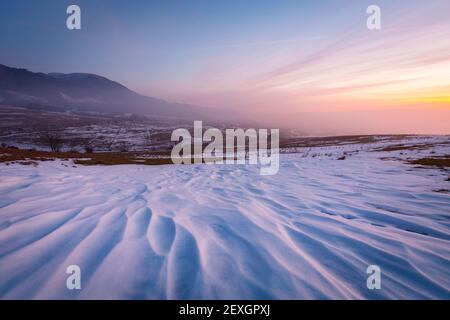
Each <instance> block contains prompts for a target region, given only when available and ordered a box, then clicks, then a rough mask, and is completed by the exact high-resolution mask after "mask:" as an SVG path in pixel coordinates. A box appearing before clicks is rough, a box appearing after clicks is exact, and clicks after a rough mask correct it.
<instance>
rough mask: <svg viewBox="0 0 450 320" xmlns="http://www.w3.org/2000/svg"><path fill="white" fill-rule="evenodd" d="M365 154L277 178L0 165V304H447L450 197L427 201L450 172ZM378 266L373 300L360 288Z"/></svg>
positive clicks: (289, 158)
mask: <svg viewBox="0 0 450 320" xmlns="http://www.w3.org/2000/svg"><path fill="white" fill-rule="evenodd" d="M381 144H382V143H381ZM365 148H366V147H363V146H358V145H353V146H350V147H345V146H344V147H343V146H336V147H328V148H316V149H314V148H310V149H308V150H307V152H304V153H299V154H284V155H282V158H281V165H280V171H279V173H278V174H277V175H275V176H260V175H259V169H258V168H257V167H255V166H243V165H240V166H230V165H190V166H174V165H166V166H131V165H130V166H113V167H80V166H78V167H72V165H68V163H67V162H56V161H55V162H46V163H41V164H39V165H38V166H37V167H33V166H22V165H17V164H16V165H10V166H6V165H4V164H0V297H1V298H3V299H7V298H21V299H32V298H39V299H41V298H44V299H47V298H58V299H66V298H67V299H72V298H88V299H91V298H100V299H116V298H125V299H134V298H139V299H176V298H183V299H184V298H205V299H206V298H207V299H216V298H218V299H241V298H243V299H247V298H248V299H251V298H264V299H303V298H306V299H310V298H311V299H313V298H319V299H323V298H344V299H347V298H356V299H361V298H362V299H363V298H393V299H396V298H401V299H405V298H412V299H417V298H419V299H420V298H443V299H450V292H449V290H450V210H449V208H450V195H449V193H445V192H435V191H433V190H437V189H449V184H450V182H448V181H446V179H448V174H449V173H448V171H447V172H446V171H443V170H439V169H419V168H414V167H413V166H411V165H408V164H405V163H403V162H402V161H400V160H395V159H392V160H386V159H385V160H381V159H380V158H383V157H384V158H385V157H394V156H395V157H402V156H405V154H407V155H406V156H411V155H412V154H414V153H418V152H424V151H408V152H401V153H402V155H401V153H400V152H390V153H386V152H369V151H366V150H365ZM347 149H348V150H347ZM449 151H450V150H449V148H448V147H441V148H437V149H436V150H434V151H433V152H434V155H438V154H445V153H447V154H449V153H450V152H449ZM343 152H346V154H347V156H346V159H345V160H343V161H339V160H336V159H337V156H340V155H341V154H343ZM426 152H430V150H428V151H426ZM73 264H76V265H79V266H80V267H81V271H82V289H81V290H80V291H76V290H75V291H69V290H67V289H66V277H67V275H66V273H65V270H66V268H67V266H69V265H73ZM373 264H375V265H378V266H379V267H380V268H381V271H382V283H381V285H382V289H381V290H368V289H367V287H366V278H367V275H366V268H367V266H369V265H373Z"/></svg>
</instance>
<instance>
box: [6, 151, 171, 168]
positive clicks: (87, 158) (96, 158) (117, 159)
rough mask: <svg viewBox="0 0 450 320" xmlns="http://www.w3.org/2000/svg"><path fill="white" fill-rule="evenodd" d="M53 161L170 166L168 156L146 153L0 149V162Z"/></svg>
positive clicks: (33, 162)
mask: <svg viewBox="0 0 450 320" xmlns="http://www.w3.org/2000/svg"><path fill="white" fill-rule="evenodd" d="M55 159H61V160H69V159H72V160H74V163H75V164H79V165H118V164H143V165H161V164H171V163H172V160H171V159H170V157H168V156H160V157H148V154H146V153H108V152H103V153H89V154H87V153H78V152H48V151H36V150H23V149H17V148H0V162H4V163H15V162H17V163H21V164H35V163H36V161H53V160H55Z"/></svg>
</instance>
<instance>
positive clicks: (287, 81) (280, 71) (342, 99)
mask: <svg viewBox="0 0 450 320" xmlns="http://www.w3.org/2000/svg"><path fill="white" fill-rule="evenodd" d="M70 4H77V5H79V6H80V8H81V19H82V29H81V30H73V31H70V30H68V29H67V28H66V19H67V14H66V8H67V7H68V5H70ZM371 4H376V5H378V6H379V7H380V8H381V29H380V30H369V29H368V28H367V27H366V19H367V18H368V14H367V13H366V8H367V7H368V6H369V5H371ZM449 15H450V1H448V0H428V1H422V0H396V1H392V0H390V1H381V0H370V1H365V0H322V1H312V0H310V1H306V0H304V1H302V0H292V1H290V0H271V1H268V0H246V1H235V0H227V1H221V0H220V1H219V0H204V1H200V0H184V1H183V0H166V1H149V0H146V1H144V0H136V1H124V0H122V1H119V0H108V1H101V0H96V1H92V0H71V1H65V0H59V1H52V0H40V1H25V0H16V1H8V2H6V1H2V3H0V41H1V45H0V46H1V50H0V63H2V64H6V65H9V66H14V67H21V68H27V69H29V70H31V71H35V72H67V73H69V72H87V73H95V74H100V75H103V76H106V77H108V78H110V79H113V80H115V81H118V82H120V83H122V84H124V85H126V86H127V87H129V88H130V89H132V90H134V91H136V92H139V93H141V94H144V95H148V96H153V97H159V98H163V99H166V100H169V101H175V102H184V103H190V104H196V105H201V106H205V107H209V108H217V109H218V110H226V111H227V112H229V113H233V112H234V111H236V112H239V115H241V114H242V116H244V117H247V118H254V119H256V120H261V121H266V122H267V121H274V122H277V123H283V124H290V125H292V126H294V127H295V126H296V125H297V126H300V127H305V128H307V129H308V130H306V131H308V133H311V134H314V133H316V132H314V131H317V133H318V134H319V133H328V131H329V132H330V133H339V132H342V133H359V132H366V133H372V132H381V131H383V132H386V133H391V132H392V133H397V132H398V133H401V132H416V133H448V134H450V19H449V18H448V16H449ZM236 114H238V113H236ZM319 127H320V128H321V129H320V130H319V129H317V128H319ZM312 128H316V129H317V130H313V129H312Z"/></svg>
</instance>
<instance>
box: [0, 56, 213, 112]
mask: <svg viewBox="0 0 450 320" xmlns="http://www.w3.org/2000/svg"><path fill="white" fill-rule="evenodd" d="M0 104H6V105H12V106H17V107H27V108H40V109H46V108H49V109H53V110H54V109H56V110H61V111H88V112H99V113H120V114H122V113H135V114H142V115H148V116H154V117H174V118H185V119H194V118H195V117H196V116H198V115H202V116H204V115H205V111H206V110H205V109H206V108H203V107H199V106H194V105H189V104H182V103H175V102H168V101H165V100H162V99H158V98H154V97H147V96H144V95H140V94H138V93H136V92H134V91H132V90H131V89H129V88H127V87H126V86H124V85H122V84H121V83H119V82H116V81H114V80H111V79H108V78H106V77H103V76H100V75H97V74H93V73H59V72H51V73H42V72H32V71H29V70H27V69H24V68H14V67H9V66H6V65H3V64H0ZM206 113H207V112H206Z"/></svg>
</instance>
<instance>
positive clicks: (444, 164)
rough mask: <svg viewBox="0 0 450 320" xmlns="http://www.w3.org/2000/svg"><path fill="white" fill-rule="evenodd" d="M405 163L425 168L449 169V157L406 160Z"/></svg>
mask: <svg viewBox="0 0 450 320" xmlns="http://www.w3.org/2000/svg"><path fill="white" fill-rule="evenodd" d="M407 162H408V163H410V164H415V165H421V166H427V167H439V168H449V167H450V155H445V156H439V157H427V158H421V159H415V160H408V161H407Z"/></svg>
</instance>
